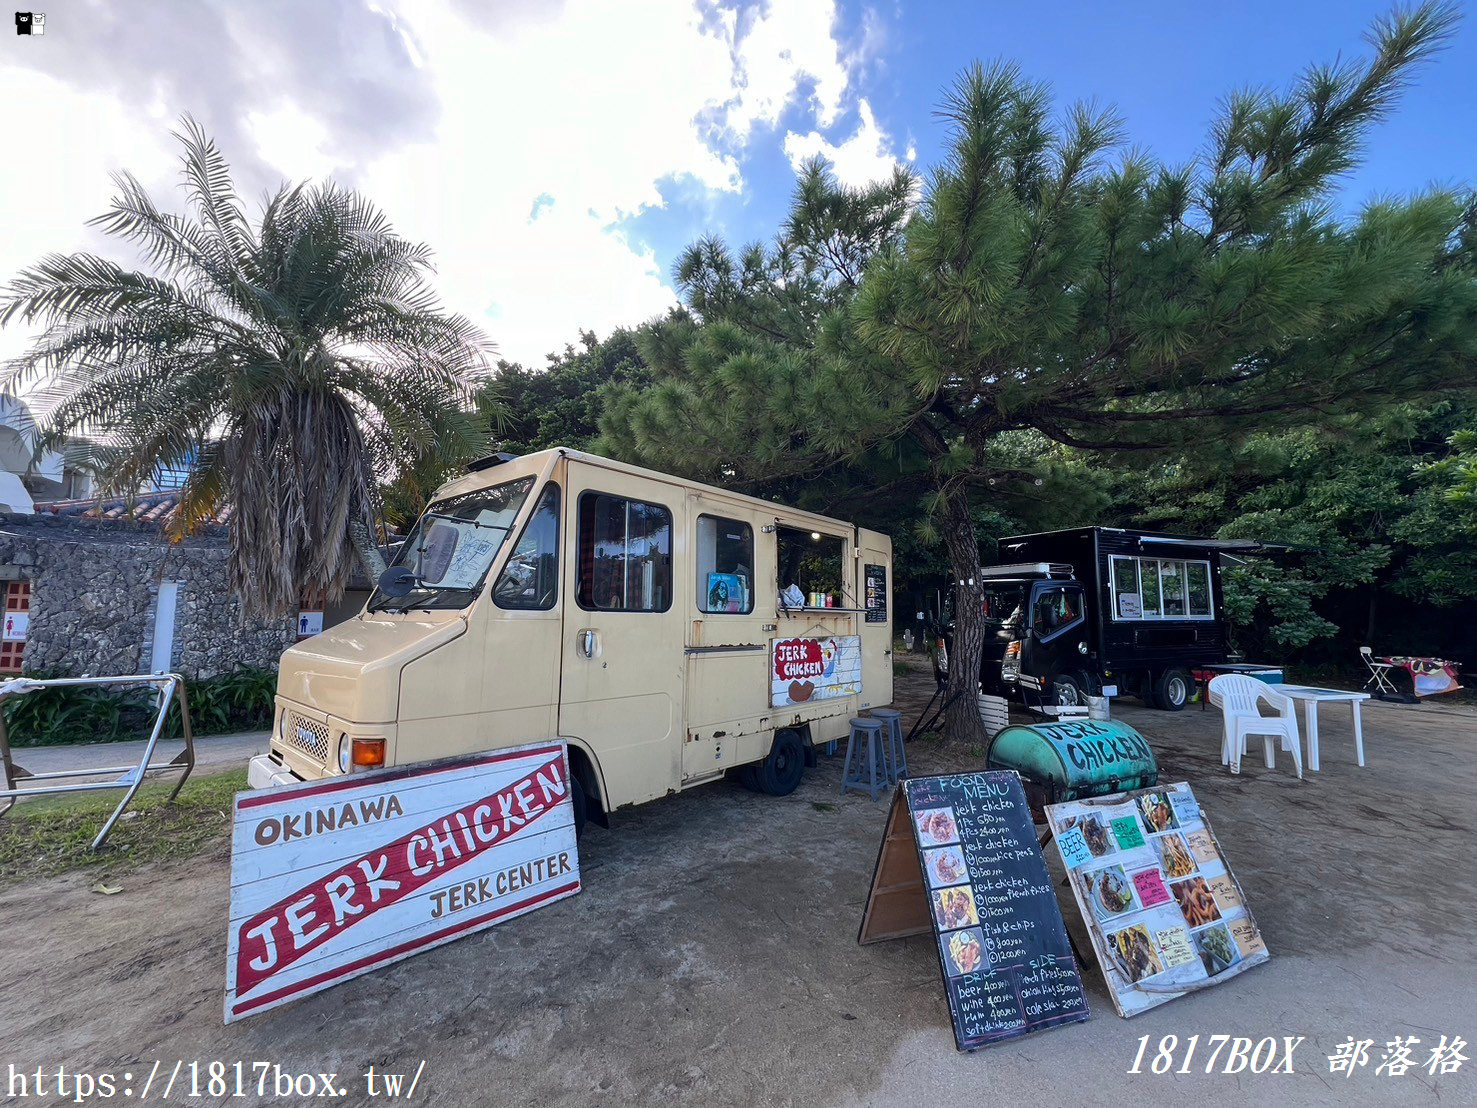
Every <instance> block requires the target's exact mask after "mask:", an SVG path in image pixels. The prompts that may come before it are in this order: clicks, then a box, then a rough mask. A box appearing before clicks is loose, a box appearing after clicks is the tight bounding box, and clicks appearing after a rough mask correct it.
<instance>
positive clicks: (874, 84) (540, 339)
mask: <svg viewBox="0 0 1477 1108" xmlns="http://www.w3.org/2000/svg"><path fill="white" fill-rule="evenodd" d="M1386 10H1387V8H1386V7H1385V5H1383V4H1381V3H1375V2H1365V0H1360V2H1357V3H1332V2H1316V3H1314V2H1304V3H1297V2H1285V3H1279V4H1273V3H1267V2H1265V0H1254V2H1249V3H1248V2H1241V3H1236V4H1221V5H1203V4H1192V3H1186V2H1184V0H1179V2H1175V3H1170V2H1157V0H1156V2H1146V0H1135V2H1131V3H1129V2H1120V3H1116V4H1105V3H1097V4H1088V3H1062V2H1060V0H1059V2H1056V3H1051V4H1044V3H1036V4H1023V3H1020V2H1018V0H1017V2H1012V3H962V2H961V3H921V2H920V3H910V4H902V3H899V2H898V0H757V2H756V0H621V2H615V0H496V2H491V0H335V2H334V3H318V4H303V3H301V2H299V0H191V2H190V3H188V4H186V3H179V2H176V0H48V6H47V13H46V14H47V19H46V34H45V36H44V37H36V38H30V39H28V38H25V37H21V36H14V35H12V36H10V37H6V36H3V35H0V99H3V102H5V103H6V104H8V105H10V106H11V108H12V111H13V112H14V113H16V117H17V118H18V119H23V120H24V121H25V128H24V136H23V138H24V142H22V141H20V139H19V138H18V139H16V141H14V142H12V144H11V146H10V147H9V149H8V152H9V154H10V157H9V158H7V159H6V160H5V161H4V162H0V209H3V210H5V211H7V212H21V213H24V218H12V219H10V220H9V221H8V223H7V226H6V234H5V235H3V236H0V279H4V278H5V277H8V276H10V275H12V274H14V273H16V272H17V271H18V270H19V269H20V268H21V267H23V266H25V265H28V264H30V263H31V262H33V261H35V260H36V259H37V258H38V257H40V256H41V255H43V254H45V253H47V252H50V251H70V250H77V249H87V250H93V251H96V252H99V253H102V254H104V255H106V256H109V257H113V258H116V259H117V260H119V261H123V262H125V263H127V262H131V261H134V259H132V258H130V257H129V256H128V252H127V248H126V247H124V246H121V245H120V244H118V243H116V242H112V241H110V240H107V239H106V238H105V237H104V236H102V235H101V234H99V233H98V232H97V231H96V230H95V229H90V228H89V227H88V226H87V220H88V219H90V218H91V217H93V216H95V215H97V214H98V213H99V212H101V211H102V210H104V208H105V207H106V206H107V203H108V200H109V197H110V196H111V194H112V185H111V183H110V175H111V174H113V173H115V172H117V171H119V170H123V169H127V170H129V171H131V172H133V173H134V174H135V175H136V176H138V177H139V179H140V180H141V181H142V182H143V183H144V186H145V187H146V188H147V189H149V191H150V193H151V194H152V195H154V196H155V197H156V198H157V200H158V201H159V202H160V203H161V204H163V205H164V206H165V207H172V208H175V209H179V208H180V207H181V206H182V197H181V194H180V192H179V190H178V177H177V162H176V159H177V146H176V145H175V143H174V141H173V139H172V138H171V137H170V132H171V130H172V129H173V128H174V127H175V126H176V125H177V121H178V120H179V118H180V117H181V116H182V115H184V114H185V113H189V114H190V115H192V116H194V118H195V119H197V120H198V121H200V122H201V123H202V124H203V125H204V126H205V128H206V129H207V130H208V131H209V132H210V133H211V134H212V135H213V136H214V137H215V138H216V140H217V142H218V143H219V144H220V146H221V148H222V150H223V151H224V152H225V153H226V155H227V157H228V158H229V159H230V161H231V163H232V166H233V168H234V170H235V173H236V177H237V180H238V182H239V184H240V187H241V190H242V192H243V193H244V194H245V195H246V196H247V197H249V198H255V197H258V196H261V195H263V194H264V193H265V192H266V191H268V190H270V189H271V188H273V187H275V186H276V185H277V184H279V183H280V182H281V181H283V180H303V179H305V178H314V179H321V178H325V177H332V178H334V179H335V180H337V181H339V182H340V183H341V184H344V185H348V186H350V187H354V188H358V189H360V190H362V191H363V192H365V193H366V194H367V195H368V196H370V197H371V198H372V199H373V200H375V201H376V202H377V203H378V204H379V205H380V206H381V207H382V208H383V209H384V210H385V212H386V213H387V215H388V216H389V218H390V219H391V221H392V222H393V224H394V226H395V227H396V228H397V230H399V231H400V232H401V233H402V234H404V235H405V236H406V237H408V238H411V239H414V240H417V241H422V242H426V243H428V244H429V245H430V246H431V248H432V250H433V251H434V256H435V259H436V263H437V273H436V276H435V281H436V286H437V289H438V290H439V292H440V293H441V295H442V298H443V300H444V301H445V302H446V304H447V305H448V307H450V308H452V309H454V310H456V311H459V312H462V313H464V314H466V315H467V316H469V317H471V318H472V319H474V320H476V321H477V322H479V323H481V324H482V325H483V326H484V328H485V329H486V331H487V332H488V334H489V336H490V337H491V339H492V340H493V342H494V343H496V345H497V348H498V351H499V353H500V354H501V355H502V356H505V357H508V358H510V359H515V360H519V361H522V362H524V363H526V364H532V365H539V364H542V362H543V359H544V356H545V355H546V354H547V353H548V352H550V351H555V350H558V349H560V348H562V347H563V346H564V345H565V344H566V343H573V342H576V341H577V339H578V335H579V332H580V331H581V330H583V329H588V330H593V331H595V332H596V333H597V334H605V333H608V332H609V331H610V330H611V329H612V328H614V327H616V326H620V325H634V324H639V323H641V322H642V321H644V320H645V319H648V318H650V317H652V316H654V315H658V314H660V313H661V312H663V311H665V310H666V309H667V308H668V307H670V306H671V305H672V304H673V303H674V302H675V292H674V289H673V287H672V282H671V270H672V263H673V261H674V259H675V258H676V257H677V256H678V254H679V252H680V251H681V249H682V248H683V247H684V246H685V245H686V244H688V243H689V242H691V241H692V240H693V239H695V238H696V237H698V236H700V235H702V234H704V233H716V234H719V235H721V236H723V237H725V238H727V239H729V240H731V241H733V242H736V243H743V242H748V241H752V240H754V239H768V238H770V237H771V236H772V235H773V234H774V232H775V230H776V228H777V227H778V225H779V223H780V220H781V219H782V217H783V216H784V214H785V212H786V210H787V207H788V203H789V198H790V193H791V189H792V186H793V181H794V167H795V165H797V164H798V163H799V162H800V161H802V160H803V159H804V157H806V156H807V155H809V154H813V153H822V154H825V155H827V156H830V157H832V158H833V159H834V160H835V163H836V168H837V172H838V174H839V175H840V176H841V177H842V178H843V179H844V180H847V181H848V182H851V183H861V182H865V181H867V180H871V179H875V178H876V177H879V176H884V175H886V174H888V173H890V172H891V169H892V167H893V165H894V164H896V163H897V162H899V161H902V162H906V163H909V164H912V165H914V166H915V167H916V168H919V169H921V170H926V168H927V167H928V166H929V165H931V164H933V163H934V162H936V161H937V159H938V158H939V155H940V152H941V149H942V146H943V143H944V141H945V137H946V136H945V131H944V129H943V127H942V126H941V125H940V123H939V122H938V120H936V119H935V118H934V115H933V113H934V110H935V108H936V107H937V105H938V104H939V102H940V98H941V95H942V92H943V90H944V88H945V87H946V86H947V85H948V84H950V83H951V82H952V81H953V80H954V79H955V77H956V76H957V75H958V74H959V72H960V71H961V70H962V69H963V68H964V67H966V66H967V65H969V64H970V63H971V62H973V61H975V60H976V59H984V60H991V59H996V58H1008V59H1012V60H1014V61H1016V62H1017V63H1018V64H1019V65H1020V66H1021V68H1022V70H1023V71H1024V72H1025V73H1026V74H1027V75H1028V76H1030V77H1032V78H1035V79H1039V80H1043V81H1046V82H1048V83H1050V84H1051V85H1052V86H1053V87H1054V88H1055V90H1056V94H1057V96H1058V99H1059V102H1060V103H1062V104H1066V103H1069V102H1071V101H1074V100H1078V99H1084V98H1093V99H1096V100H1098V101H1099V102H1101V103H1105V104H1113V105H1115V106H1116V107H1117V109H1118V111H1119V112H1120V113H1121V115H1122V116H1123V118H1124V120H1125V123H1126V126H1127V130H1128V133H1129V135H1130V138H1131V140H1132V141H1133V142H1134V143H1137V144H1140V145H1142V146H1145V147H1147V148H1149V149H1150V150H1152V151H1153V152H1154V153H1156V154H1158V155H1159V156H1160V157H1162V158H1164V159H1167V160H1169V161H1172V162H1181V161H1184V160H1186V159H1188V158H1190V157H1192V156H1193V155H1194V154H1195V153H1196V151H1197V150H1198V149H1200V147H1201V145H1202V143H1203V141H1204V136H1205V135H1206V133H1207V127H1208V125H1209V123H1210V121H1211V120H1212V119H1213V117H1214V115H1215V112H1216V105H1217V103H1218V101H1219V100H1220V98H1221V97H1222V96H1224V95H1225V94H1226V93H1227V92H1228V91H1230V90H1231V89H1233V88H1236V87H1238V86H1243V85H1247V84H1264V85H1266V84H1270V85H1274V86H1279V87H1285V86H1286V85H1287V84H1288V83H1289V82H1291V81H1292V80H1294V79H1295V78H1296V76H1297V75H1298V74H1299V73H1300V72H1301V71H1302V70H1303V68H1304V67H1305V66H1307V65H1308V64H1309V63H1310V62H1314V61H1331V60H1333V59H1335V58H1336V57H1338V56H1339V55H1340V54H1342V55H1343V56H1344V57H1349V56H1353V55H1367V53H1368V47H1367V45H1366V44H1365V43H1364V42H1363V40H1362V36H1363V34H1364V32H1365V30H1366V29H1367V28H1368V27H1369V25H1370V23H1371V22H1372V21H1373V19H1374V18H1375V17H1376V16H1377V15H1379V14H1382V13H1384V12H1385V11H1386ZM1474 75H1477V11H1474V12H1471V13H1469V14H1468V18H1467V19H1466V21H1465V23H1464V24H1463V26H1462V27H1461V28H1460V31H1459V32H1458V35H1457V38H1456V40H1455V41H1454V42H1453V43H1452V45H1451V46H1450V48H1449V49H1448V50H1447V51H1446V52H1445V53H1444V54H1443V55H1442V56H1441V57H1439V58H1438V59H1437V60H1436V62H1435V63H1434V64H1432V65H1430V66H1428V67H1427V68H1426V69H1425V70H1423V71H1422V72H1421V73H1420V75H1419V78H1418V81H1417V83H1416V84H1415V86H1414V87H1412V88H1411V89H1410V90H1409V92H1408V93H1407V95H1406V96H1405V98H1404V101H1403V102H1402V104H1401V105H1400V107H1399V110H1398V112H1397V113H1396V114H1395V116H1394V117H1393V118H1392V119H1391V120H1389V121H1388V122H1387V123H1385V124H1384V125H1382V126H1381V127H1380V128H1379V129H1378V130H1377V131H1376V132H1375V134H1374V136H1373V141H1372V144H1371V148H1370V150H1369V152H1368V160H1367V163H1366V164H1365V165H1364V166H1363V167H1361V168H1360V169H1359V170H1358V171H1357V172H1356V173H1354V174H1353V175H1352V176H1351V177H1350V179H1349V180H1348V182H1347V184H1346V186H1345V190H1344V193H1343V197H1342V199H1343V207H1344V210H1346V211H1349V212H1352V211H1355V210H1357V207H1358V205H1359V204H1360V203H1362V202H1363V201H1364V200H1365V199H1367V198H1369V197H1370V196H1371V195H1373V194H1377V193H1402V194H1403V193H1409V192H1412V191H1414V190H1417V189H1420V188H1422V187H1424V186H1425V185H1427V184H1428V183H1430V182H1445V183H1457V182H1464V181H1466V182H1470V181H1474V180H1477V165H1474V161H1477V154H1474V147H1473V143H1472V141H1471V135H1472V133H1473V131H1474V125H1473V121H1474V120H1477V76H1474ZM28 340H29V335H28V334H27V333H26V332H25V330H24V329H23V328H19V327H15V326H12V327H9V328H6V329H4V330H0V359H3V358H4V357H6V356H7V355H9V354H11V353H15V352H17V351H18V350H19V349H20V348H21V347H22V346H23V345H24V344H25V343H26V342H27V341H28Z"/></svg>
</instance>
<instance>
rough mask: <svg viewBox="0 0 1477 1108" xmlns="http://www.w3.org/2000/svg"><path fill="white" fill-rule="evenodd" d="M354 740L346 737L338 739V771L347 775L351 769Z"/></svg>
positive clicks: (341, 736) (342, 736)
mask: <svg viewBox="0 0 1477 1108" xmlns="http://www.w3.org/2000/svg"><path fill="white" fill-rule="evenodd" d="M353 753H354V740H353V739H351V738H349V736H348V735H340V736H339V737H338V771H339V772H340V773H348V772H349V771H350V770H351V769H353Z"/></svg>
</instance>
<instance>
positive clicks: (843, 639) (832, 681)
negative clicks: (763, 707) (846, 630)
mask: <svg viewBox="0 0 1477 1108" xmlns="http://www.w3.org/2000/svg"><path fill="white" fill-rule="evenodd" d="M769 655H770V667H769V703H770V706H771V707H774V708H781V707H784V706H785V705H788V704H805V703H808V702H809V701H812V700H831V699H834V698H835V697H838V696H854V695H856V694H857V693H859V692H861V691H862V640H861V638H860V637H859V636H857V635H841V636H834V637H832V638H825V639H771V640H770V651H769Z"/></svg>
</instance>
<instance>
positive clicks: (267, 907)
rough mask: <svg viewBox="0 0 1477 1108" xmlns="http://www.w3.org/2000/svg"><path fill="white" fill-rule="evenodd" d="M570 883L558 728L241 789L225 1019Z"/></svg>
mask: <svg viewBox="0 0 1477 1108" xmlns="http://www.w3.org/2000/svg"><path fill="white" fill-rule="evenodd" d="M579 890H580V872H579V856H578V854H577V852H576V849H575V831H574V807H573V804H572V802H571V800H570V792H569V761H568V755H567V751H566V750H565V747H564V744H563V743H542V744H539V745H536V746H527V747H519V748H515V749H512V750H500V751H497V752H495V753H492V754H485V755H479V756H477V757H473V758H467V759H458V760H455V761H450V762H433V763H429V764H427V765H422V766H416V767H412V768H407V769H391V770H386V771H384V772H380V773H368V774H353V775H351V776H348V777H338V778H330V779H328V780H324V781H309V782H304V783H303V784H301V785H289V786H286V787H284V788H275V789H266V790H261V791H256V792H242V793H238V794H237V795H236V810H235V824H234V828H233V833H232V840H231V918H230V927H229V932H228V935H227V943H226V945H227V950H226V1022H227V1023H230V1022H231V1021H233V1020H237V1019H240V1018H242V1017H243V1016H248V1015H252V1014H255V1013H257V1012H262V1011H266V1010H267V1009H268V1008H274V1007H276V1006H277V1005H279V1004H285V1003H287V1002H288V1001H291V1000H296V999H298V998H299V997H303V996H307V995H309V994H311V993H316V992H321V991H322V990H323V989H326V988H328V987H329V986H331V985H335V984H338V983H339V982H340V981H345V980H347V979H348V978H351V977H357V976H358V975H359V974H361V973H366V972H368V971H369V970H372V969H376V968H378V967H380V966H384V965H388V964H389V963H391V962H398V961H400V960H401V959H402V958H408V957H409V956H410V955H412V954H417V953H419V952H421V951H423V950H428V949H430V948H431V947H434V946H440V945H441V944H442V943H448V942H451V941H452V940H453V939H457V938H460V937H461V936H463V935H470V934H473V933H475V932H477V931H481V930H483V929H485V928H488V927H491V926H492V925H493V924H496V923H501V922H503V921H504V920H509V919H512V918H513V917H515V916H520V915H523V914H524V913H525V912H531V911H533V910H534V909H535V908H540V907H543V906H544V905H547V904H552V903H553V902H554V901H556V900H562V899H563V898H564V897H567V896H573V895H574V894H575V893H577V892H579Z"/></svg>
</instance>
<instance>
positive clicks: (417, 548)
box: [369, 477, 533, 612]
mask: <svg viewBox="0 0 1477 1108" xmlns="http://www.w3.org/2000/svg"><path fill="white" fill-rule="evenodd" d="M532 488H533V478H532V477H520V478H519V479H518V480H516V481H509V482H508V483H507V484H504V485H494V486H493V487H492V488H490V489H478V490H477V491H476V492H468V493H463V494H462V495H461V496H452V497H448V498H447V499H445V500H438V501H436V502H435V503H433V504H432V505H431V506H430V507H429V508H427V509H426V514H425V515H423V516H421V518H420V522H418V523H417V524H416V525H415V530H413V531H411V533H410V537H409V538H407V539H406V540H405V545H404V546H402V547H401V548H400V553H399V555H398V556H397V557H396V558H395V561H394V562H393V563H392V564H394V565H397V566H405V567H406V568H407V569H409V570H410V572H412V573H414V574H415V575H416V578H417V579H418V584H417V586H416V587H415V588H412V589H411V590H410V592H409V593H407V594H406V595H405V596H387V595H385V594H384V593H382V592H381V591H380V590H379V589H375V591H374V595H373V596H372V597H370V598H369V610H370V611H371V612H374V611H380V610H399V611H409V610H410V609H411V608H465V607H466V606H467V605H468V604H470V603H472V601H473V600H475V599H476V598H477V593H478V591H479V590H480V589H481V588H482V582H483V581H484V580H486V578H487V571H488V569H489V568H490V567H491V566H492V563H493V561H494V560H495V559H496V558H497V555H498V551H500V550H501V549H502V548H503V543H505V542H507V541H508V534H509V532H510V531H511V530H512V527H513V521H514V520H515V519H517V518H518V511H519V509H521V508H522V507H523V502H524V501H525V500H527V499H528V492H529V490H530V489H532Z"/></svg>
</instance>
